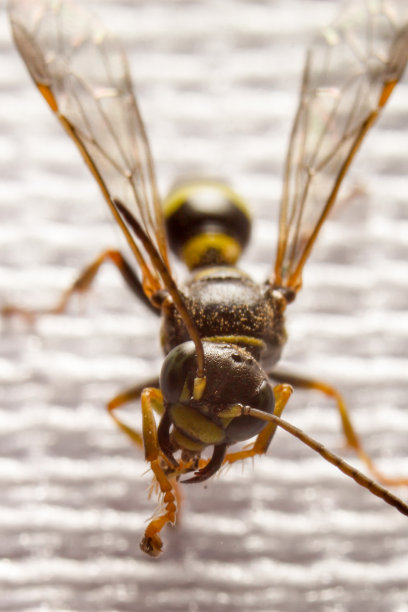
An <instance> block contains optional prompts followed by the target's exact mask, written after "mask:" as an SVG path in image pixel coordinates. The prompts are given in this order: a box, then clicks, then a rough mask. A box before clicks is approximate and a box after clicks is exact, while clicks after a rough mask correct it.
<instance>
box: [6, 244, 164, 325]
mask: <svg viewBox="0 0 408 612" xmlns="http://www.w3.org/2000/svg"><path fill="white" fill-rule="evenodd" d="M108 260H109V261H111V262H112V263H113V264H114V265H115V266H116V267H117V269H118V270H119V272H120V274H121V275H122V277H123V279H124V280H125V282H126V284H127V286H128V287H129V289H130V290H131V291H132V292H133V293H134V294H135V295H137V297H138V298H139V299H140V300H141V301H142V302H143V303H144V304H145V305H146V306H147V307H148V308H150V310H152V311H154V312H155V313H156V314H159V311H158V310H157V309H156V308H155V307H154V306H153V305H152V303H151V302H150V300H149V299H148V298H147V297H146V295H145V293H144V291H143V287H142V284H141V282H140V280H139V279H138V277H137V276H136V274H135V273H134V271H133V270H132V268H131V266H130V265H129V263H128V262H127V261H126V259H125V258H124V256H123V255H122V254H121V253H120V251H114V250H107V251H104V252H103V253H101V254H100V255H99V257H97V259H95V260H94V261H93V262H92V263H91V264H90V265H89V266H87V267H86V268H85V269H84V270H83V271H82V272H81V274H80V275H79V277H78V278H77V279H76V281H75V282H74V283H73V284H72V285H71V287H69V288H68V289H67V290H66V291H64V292H63V294H62V295H61V298H60V299H59V301H58V302H57V303H56V304H55V306H53V307H52V308H46V309H43V310H41V309H40V310H37V311H35V310H34V311H30V310H28V309H24V308H20V307H18V306H12V305H6V306H4V307H3V308H2V310H1V312H2V314H3V316H7V317H10V316H13V315H17V316H22V317H24V318H26V319H28V320H29V321H32V320H33V319H34V318H35V317H36V316H37V315H41V314H56V315H57V314H61V313H63V312H65V310H66V308H67V306H68V303H69V301H70V299H71V297H72V296H73V295H74V294H75V293H85V292H86V291H88V290H89V289H90V287H91V285H92V283H93V281H94V280H95V277H96V275H97V273H98V272H99V269H100V267H101V266H102V264H104V263H105V261H108Z"/></svg>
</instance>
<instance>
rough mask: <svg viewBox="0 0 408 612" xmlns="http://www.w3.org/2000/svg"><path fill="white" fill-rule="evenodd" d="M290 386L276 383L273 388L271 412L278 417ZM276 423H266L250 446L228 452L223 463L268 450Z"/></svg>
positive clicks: (290, 388) (288, 393)
mask: <svg viewBox="0 0 408 612" xmlns="http://www.w3.org/2000/svg"><path fill="white" fill-rule="evenodd" d="M292 391H293V389H292V387H291V386H290V385H286V384H281V385H276V387H274V389H273V393H274V395H275V410H274V411H273V414H274V415H275V416H278V417H280V415H281V414H282V412H283V411H284V409H285V406H286V404H287V403H288V400H289V398H290V396H291V394H292ZM276 428H277V425H276V424H275V423H268V424H267V425H266V426H265V427H264V428H263V430H262V431H261V432H260V433H259V434H258V436H257V437H256V440H255V442H254V443H253V445H252V446H251V447H250V448H246V449H243V450H241V451H238V452H236V453H228V454H227V455H226V456H225V458H224V464H225V463H234V462H235V461H241V460H243V459H247V458H248V457H255V455H263V454H264V453H266V451H267V450H268V447H269V445H270V443H271V442H272V438H273V436H274V435H275V431H276Z"/></svg>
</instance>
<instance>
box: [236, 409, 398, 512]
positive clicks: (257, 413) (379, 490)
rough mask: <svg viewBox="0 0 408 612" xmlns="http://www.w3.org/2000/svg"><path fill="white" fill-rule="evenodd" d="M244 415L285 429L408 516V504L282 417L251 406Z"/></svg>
mask: <svg viewBox="0 0 408 612" xmlns="http://www.w3.org/2000/svg"><path fill="white" fill-rule="evenodd" d="M242 414H247V415H250V416H253V417H256V418H258V419H262V420H264V421H270V422H271V423H275V424H276V425H277V426H278V427H280V428H281V429H284V430H285V431H287V432H288V433H290V434H291V435H292V436H294V437H295V438H297V439H298V440H300V441H301V442H303V444H306V446H308V447H309V448H311V449H312V450H314V451H315V452H316V453H318V454H319V455H320V456H321V457H323V459H326V461H328V462H329V463H331V464H333V465H335V466H336V467H337V468H338V469H339V470H340V471H341V472H343V474H346V476H349V477H350V478H352V479H353V480H354V482H356V483H357V484H359V485H360V486H361V487H364V488H365V489H368V490H369V491H370V492H371V493H373V495H376V496H377V497H380V498H381V499H382V500H384V501H385V502H386V503H387V504H389V505H390V506H393V507H394V508H396V509H397V510H398V511H399V512H401V514H404V515H405V516H408V504H407V503H405V502H404V501H403V500H402V499H400V498H399V497H397V496H396V495H394V494H393V493H391V491H389V490H388V489H386V488H385V487H383V486H381V485H380V484H378V483H377V482H375V481H374V480H372V479H371V478H368V477H367V476H366V475H365V474H363V473H362V472H360V470H358V469H357V468H355V467H353V466H352V465H350V464H349V463H347V461H344V459H342V458H341V457H339V455H336V453H333V452H332V451H330V450H329V449H328V448H326V447H325V446H324V445H323V444H321V443H320V442H318V441H317V440H315V439H314V438H312V437H310V436H308V435H307V434H305V432H304V431H302V430H301V429H299V428H298V427H295V426H294V425H292V424H291V423H288V421H285V420H283V419H281V418H280V417H278V416H276V415H274V414H268V413H266V412H263V411H262V410H257V409H256V408H250V407H249V406H245V407H243V409H242Z"/></svg>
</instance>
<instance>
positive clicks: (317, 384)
mask: <svg viewBox="0 0 408 612" xmlns="http://www.w3.org/2000/svg"><path fill="white" fill-rule="evenodd" d="M269 376H270V377H271V378H272V379H273V380H276V381H285V382H287V383H289V384H290V385H293V386H294V387H299V388H300V389H312V390H314V391H320V392H321V393H324V394H325V395H327V396H328V397H330V398H332V399H334V401H335V403H336V406H337V410H338V411H339V414H340V419H341V424H342V428H343V432H344V435H345V438H346V442H347V445H348V446H349V447H350V448H352V449H353V450H354V452H355V453H356V454H357V456H358V457H359V458H360V459H361V461H363V462H364V463H365V464H366V466H367V468H368V469H369V471H370V472H371V474H372V475H373V476H374V478H376V479H377V480H378V481H379V482H381V483H382V484H384V485H387V486H390V487H391V486H405V485H408V479H407V478H390V477H388V476H386V475H385V474H383V473H382V472H381V471H380V470H378V468H377V467H376V465H375V464H374V462H373V460H372V459H371V457H370V456H369V455H368V454H367V453H366V452H365V450H364V448H363V445H362V443H361V441H360V438H359V436H358V435H357V433H356V431H355V429H354V426H353V424H352V422H351V419H350V415H349V413H348V410H347V406H346V403H345V401H344V399H343V397H342V396H341V394H340V393H339V392H338V391H337V389H335V388H334V387H332V386H331V385H329V384H327V383H324V382H321V381H318V380H314V379H310V378H305V377H303V376H296V375H293V374H288V373H286V372H279V371H273V372H271V373H270V374H269Z"/></svg>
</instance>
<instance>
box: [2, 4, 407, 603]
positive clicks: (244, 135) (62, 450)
mask: <svg viewBox="0 0 408 612" xmlns="http://www.w3.org/2000/svg"><path fill="white" fill-rule="evenodd" d="M96 4H97V5H98V6H97V9H98V13H99V14H100V16H101V17H102V18H103V20H104V21H108V22H109V23H110V27H111V29H113V30H114V31H116V32H117V33H118V35H119V36H120V38H121V39H122V40H123V41H124V44H125V45H126V48H127V51H128V53H129V55H130V60H131V66H132V72H133V75H134V78H135V82H136V84H137V93H138V96H139V100H140V104H141V108H142V112H143V115H144V117H145V120H146V124H147V128H148V132H149V135H150V139H151V143H152V147H153V153H154V157H155V160H156V164H157V172H158V176H159V185H160V189H161V191H162V193H164V192H165V191H166V190H167V189H168V188H169V186H170V185H171V183H172V181H173V180H174V179H175V178H176V177H178V176H180V174H183V172H188V173H200V174H204V175H211V176H212V175H222V176H225V177H226V178H228V179H229V180H231V182H232V184H233V185H234V186H235V187H236V188H237V190H238V191H240V192H241V193H242V194H243V195H244V196H245V197H247V198H248V200H249V202H250V204H251V207H252V209H253V211H254V215H255V217H256V219H257V221H256V223H255V229H254V240H253V242H252V247H251V248H250V249H249V251H248V253H247V257H246V259H245V263H244V267H245V269H247V270H249V271H250V272H251V273H252V274H253V275H254V276H256V277H257V278H259V279H263V278H264V277H265V276H266V274H267V272H268V271H269V269H270V267H271V262H272V259H273V252H274V241H275V236H276V219H277V208H278V202H279V195H280V189H281V171H282V164H283V157H284V152H285V150H286V142H287V136H288V133H289V128H290V122H291V117H292V114H293V112H294V109H295V105H296V96H297V93H298V80H299V75H300V70H301V66H302V62H303V50H304V45H305V44H306V42H307V41H308V40H310V38H311V36H312V35H313V33H314V31H315V29H316V27H318V26H319V25H323V24H325V23H327V22H328V21H329V20H330V19H331V17H332V16H333V15H334V14H335V13H336V6H337V5H338V2H337V1H334V0H333V1H331V2H328V1H326V2H323V1H321V0H311V1H304V0H289V1H287V0H286V1H283V0H281V1H279V0H275V1H273V0H270V1H269V2H268V1H263V2H262V1H260V0H258V1H250V0H246V1H244V0H238V1H237V0H236V1H232V0H231V1H228V0H222V1H220V2H218V3H217V2H215V0H201V1H200V2H193V1H187V0H178V1H177V0H171V1H169V0H149V2H148V1H147V0H143V1H142V0H139V1H137V0H135V1H131V0H128V1H127V2H126V1H117V2H108V1H104V2H102V1H100V2H98V3H94V5H96ZM0 45H1V55H0V88H1V91H0V168H1V170H0V176H1V198H0V216H1V222H0V299H1V300H2V301H5V300H8V301H17V302H18V303H25V304H31V305H37V306H40V305H48V304H50V303H52V301H53V300H55V299H56V297H57V295H58V294H59V291H61V290H62V289H64V288H65V287H66V286H67V285H68V284H69V283H70V282H71V281H72V279H74V278H75V275H76V273H77V271H78V270H79V269H80V268H81V267H83V266H84V265H85V264H86V263H88V262H89V261H90V260H91V259H92V258H93V257H94V256H95V255H96V254H97V253H98V252H99V251H101V250H102V249H103V248H105V247H107V246H117V245H118V244H120V241H121V237H120V236H119V233H118V231H117V230H116V229H115V228H113V226H112V223H111V220H110V218H109V215H108V214H107V211H106V210H105V208H104V205H103V203H102V202H101V197H100V196H99V193H98V191H97V188H96V187H95V186H94V184H93V181H92V179H91V178H90V176H89V175H88V173H87V170H86V169H85V168H84V167H83V164H82V163H81V161H80V159H79V156H78V154H77V152H76V151H75V150H74V148H73V146H72V145H71V144H70V143H69V142H68V140H67V138H66V136H65V134H64V133H63V132H62V130H61V129H60V127H59V126H58V125H57V123H56V121H55V119H54V118H53V117H52V116H51V114H50V113H49V112H48V110H47V108H46V106H45V104H44V102H43V101H42V100H41V99H40V96H39V95H38V94H37V93H36V91H35V90H34V88H33V86H32V84H31V82H30V81H29V79H28V77H27V74H26V72H25V70H24V69H23V67H22V64H21V62H20V60H19V58H18V56H17V53H16V52H15V50H14V49H13V48H12V44H11V41H10V34H9V29H8V24H7V19H6V15H5V10H4V6H2V8H1V13H0ZM407 99H408V85H407V78H405V81H404V82H403V83H402V85H401V86H400V88H399V90H398V91H397V92H396V93H395V95H394V96H393V98H392V100H391V102H390V104H389V107H388V109H387V112H386V114H385V116H384V117H383V119H382V120H381V122H380V124H379V125H378V126H377V128H376V130H375V131H373V133H372V134H371V135H370V137H369V139H368V142H367V143H366V146H365V147H364V151H362V152H361V155H359V157H358V160H357V163H356V164H355V166H354V168H353V172H352V174H351V177H350V180H349V181H348V183H347V186H346V187H345V190H344V192H347V191H350V190H351V189H352V188H353V186H356V185H358V186H359V187H361V190H362V195H360V196H359V197H355V198H354V199H352V200H351V201H350V202H348V203H346V204H344V205H343V206H341V205H340V206H339V207H338V209H337V213H336V212H335V214H334V216H333V217H332V219H331V221H330V222H329V223H328V224H327V227H326V228H325V230H324V232H323V235H322V236H321V239H320V241H319V244H318V248H316V250H315V253H314V256H313V258H312V260H311V261H310V264H309V266H308V269H307V273H306V276H305V279H304V280H305V282H304V286H305V288H304V290H303V291H302V293H301V295H300V296H299V299H298V301H297V303H296V304H294V305H293V306H291V308H290V310H289V313H288V329H289V333H290V341H289V343H288V346H287V350H286V353H285V363H287V364H292V365H293V367H294V369H295V370H297V371H298V372H303V373H305V374H310V375H313V376H317V377H321V378H322V379H324V380H328V381H330V382H332V383H334V384H336V385H338V387H339V388H340V389H341V390H342V391H343V392H344V394H345V397H346V399H347V400H348V403H349V405H350V408H351V411H352V415H353V418H354V421H355V423H356V425H357V428H358V431H359V432H360V434H361V435H362V437H363V439H364V442H365V444H366V447H367V449H368V450H369V451H370V452H371V453H372V454H373V456H375V457H376V458H377V459H378V461H379V464H380V465H381V467H382V468H383V469H384V471H387V472H389V473H390V474H392V475H397V474H402V475H405V476H408V449H407V434H408V412H407V410H408V402H407V397H406V396H407V391H408V374H407V372H408V350H407V340H408V315H407V306H408V263H407V260H408V221H407V218H408V200H407V194H408V178H407V175H408V156H407V151H408V147H407V143H408V132H407V127H406V126H407V120H408V106H407ZM0 325H1V338H0V343H1V345H0V350H1V353H0V383H1V390H0V393H1V405H0V490H1V497H0V499H1V501H0V591H1V597H0V610H4V611H6V612H12V611H17V610H18V611H22V610H24V611H31V610H52V611H57V610H58V611H62V610H71V611H81V612H83V611H87V610H92V611H113V610H120V611H135V610H137V611H140V612H143V611H145V610H163V611H166V612H172V611H176V610H177V611H178V610H183V611H184V610H185V611H188V612H196V611H197V612H206V611H208V610H211V611H217V612H222V611H228V612H236V611H240V612H243V611H249V610H253V611H256V612H266V611H268V612H270V611H285V612H286V611H295V610H313V611H319V612H320V611H336V612H342V611H347V612H352V611H357V610H362V609H364V610H368V609H369V610H370V611H371V612H383V611H384V610H387V611H388V612H406V611H407V610H408V587H407V584H408V523H407V519H406V518H404V517H402V516H401V515H399V514H398V513H397V512H396V511H395V510H393V509H391V508H389V507H387V506H386V505H385V504H384V503H382V502H381V501H379V500H377V499H376V498H374V497H373V496H371V495H370V494H369V493H367V492H365V491H363V490H361V489H360V488H359V487H357V486H356V485H355V484H354V483H353V482H351V481H349V480H348V479H347V478H345V477H343V476H342V475H341V474H340V473H339V472H337V471H336V470H335V469H334V468H332V467H331V466H329V465H328V464H326V463H325V462H324V461H323V460H322V459H320V458H319V457H318V456H315V455H314V454H313V453H312V452H311V451H309V450H308V449H306V448H304V447H303V446H302V445H301V444H300V443H298V442H297V441H296V440H294V439H291V438H289V437H288V436H287V434H285V433H284V432H279V434H278V435H277V436H276V440H275V441H274V444H273V446H272V448H271V449H270V451H269V453H268V456H267V457H264V458H260V459H258V460H256V461H255V462H254V466H253V467H252V466H251V464H250V463H248V464H247V465H245V466H244V468H242V466H240V465H237V466H235V467H234V468H232V469H230V470H229V471H228V472H227V473H224V474H222V475H221V476H220V477H217V478H215V479H213V480H212V481H210V482H208V483H207V484H206V486H205V487H204V486H201V485H197V486H191V487H187V486H186V487H185V488H184V494H185V504H184V507H183V514H182V523H181V524H180V526H179V528H178V529H173V530H170V529H169V530H167V531H166V532H165V534H164V538H165V546H166V548H165V553H164V554H163V556H162V557H161V558H160V559H159V560H151V559H149V558H147V557H145V556H144V555H143V554H142V553H141V552H140V551H139V547H138V542H139V539H140V536H141V533H142V531H143V528H144V524H145V520H146V518H147V517H148V516H150V514H151V513H152V512H153V509H154V502H153V501H150V502H149V501H148V499H147V488H148V484H149V476H148V474H146V473H145V464H144V462H143V461H142V458H141V455H140V453H139V452H138V451H137V449H134V448H132V447H131V445H130V444H129V442H128V440H127V439H126V438H125V437H124V436H123V435H122V434H121V433H120V432H119V431H117V430H116V429H115V427H114V425H113V424H112V423H111V421H110V419H109V417H108V415H107V414H106V412H105V410H104V405H105V403H106V401H107V400H108V399H109V398H110V397H112V396H113V395H114V394H116V393H117V392H118V391H119V390H122V389H123V388H126V387H128V386H129V385H131V384H133V383H134V382H135V381H140V380H143V378H145V377H147V376H151V375H152V374H154V373H156V372H157V371H158V369H159V367H160V362H161V358H160V349H159V344H158V340H157V329H158V326H157V322H156V320H155V319H154V318H152V317H150V315H149V313H147V312H146V311H145V310H144V309H143V307H142V306H140V305H138V304H137V303H136V302H135V300H134V299H133V297H132V296H131V295H130V294H129V293H128V292H127V290H126V289H125V288H124V287H123V286H122V284H121V282H120V279H119V278H118V276H117V274H116V272H115V271H114V270H113V269H111V268H110V267H109V266H107V267H106V269H104V271H103V273H102V274H101V276H100V278H99V280H98V282H97V285H96V287H95V290H94V291H93V292H92V294H91V295H90V296H89V298H88V299H86V300H85V301H84V304H82V303H81V302H77V303H74V304H73V305H72V308H71V309H70V311H69V313H67V314H66V315H64V316H62V317H60V318H53V317H44V318H43V319H41V320H40V321H39V322H38V324H37V326H36V327H35V328H33V329H27V328H26V327H25V326H24V325H23V324H21V323H17V322H15V323H13V324H7V325H6V324H4V323H3V322H1V323H0ZM136 414H137V410H135V409H130V410H128V417H129V418H130V419H131V420H135V419H136V418H137V417H136ZM286 418H288V419H290V420H291V421H292V422H293V423H294V424H296V425H298V426H300V427H302V428H303V429H305V430H306V431H307V432H309V433H310V434H312V435H314V436H315V437H316V438H318V439H319V440H320V441H322V442H324V443H325V444H327V445H328V446H329V447H330V448H332V449H334V450H337V451H339V452H343V450H344V449H343V448H342V442H343V441H342V436H341V432H340V429H339V424H338V417H337V414H336V412H335V410H334V408H333V406H332V404H331V402H330V401H329V400H327V399H326V398H324V397H321V396H320V395H315V394H307V393H303V392H297V393H296V394H295V396H294V397H293V398H292V400H291V404H290V408H288V410H287V413H286ZM347 456H348V458H350V460H351V461H353V462H354V463H356V464H358V462H357V461H356V460H355V459H354V457H353V456H352V455H351V456H350V455H347ZM399 493H400V494H401V495H402V496H403V497H406V495H407V492H406V490H403V489H402V490H400V491H399Z"/></svg>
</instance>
